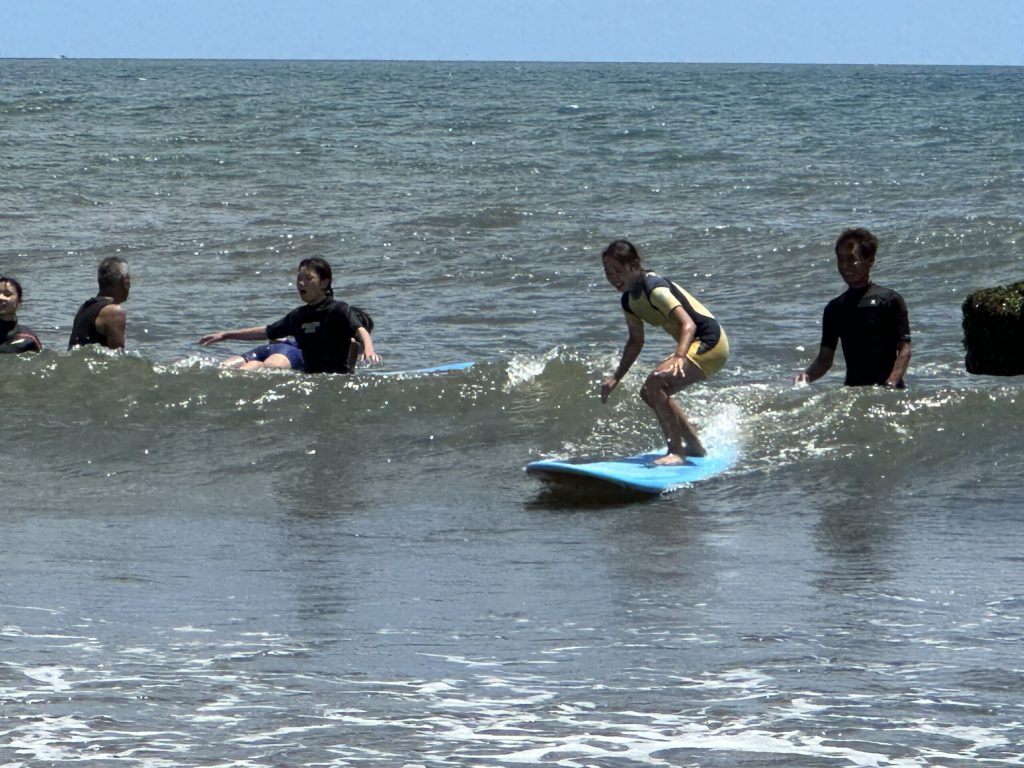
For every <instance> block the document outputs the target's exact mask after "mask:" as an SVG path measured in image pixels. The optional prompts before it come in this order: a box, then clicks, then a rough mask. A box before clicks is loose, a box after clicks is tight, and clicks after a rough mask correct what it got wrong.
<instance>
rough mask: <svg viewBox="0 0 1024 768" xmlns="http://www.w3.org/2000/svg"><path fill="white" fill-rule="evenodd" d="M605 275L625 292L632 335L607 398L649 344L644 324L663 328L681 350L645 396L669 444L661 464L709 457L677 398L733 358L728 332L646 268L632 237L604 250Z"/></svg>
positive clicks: (654, 376)
mask: <svg viewBox="0 0 1024 768" xmlns="http://www.w3.org/2000/svg"><path fill="white" fill-rule="evenodd" d="M601 258H602V261H603V263H604V274H605V277H607V278H608V282H609V283H611V284H612V286H614V287H615V289H616V290H618V291H621V292H622V299H621V302H622V310H623V312H624V313H625V316H626V327H627V328H628V330H629V339H628V340H627V341H626V347H625V349H624V350H623V352H622V359H621V361H620V362H619V367H618V368H617V369H616V370H615V373H614V374H612V376H611V378H609V379H608V380H607V381H605V382H604V384H603V385H602V387H601V401H602V402H607V401H608V396H609V395H610V394H611V392H612V390H614V389H615V388H616V387H617V386H618V385H619V382H620V381H622V379H623V377H624V376H625V375H626V373H627V372H628V371H629V369H630V367H631V366H632V365H633V363H634V362H636V359H637V357H639V355H640V351H641V350H642V349H643V346H644V323H647V324H649V325H653V326H655V327H657V328H661V329H662V330H663V331H665V332H666V333H668V335H669V336H671V337H672V339H673V340H674V341H675V344H676V348H675V350H674V351H673V352H672V354H671V355H669V356H668V357H667V358H665V359H664V360H662V361H661V362H660V363H659V364H658V365H657V366H655V368H654V370H653V371H652V372H651V374H650V375H649V376H648V377H647V379H646V381H644V384H643V387H641V389H640V397H641V398H642V399H643V401H644V402H645V403H647V405H649V406H650V407H651V408H652V409H654V413H655V414H656V415H657V417H658V424H659V425H660V426H661V431H662V432H663V433H664V435H665V440H666V442H667V443H668V452H667V453H666V454H665V456H662V457H660V458H658V459H656V460H655V463H656V464H682V463H683V462H684V461H685V457H686V456H704V455H705V453H706V451H705V450H704V446H703V444H702V443H701V441H700V438H698V436H697V430H696V429H695V428H694V427H693V425H692V424H691V423H690V422H689V420H688V419H687V418H686V414H685V413H684V412H683V409H682V408H681V407H680V406H679V403H677V402H676V401H675V400H673V398H672V396H673V395H674V394H675V393H677V392H679V391H680V390H682V389H683V388H685V387H688V386H690V385H692V384H696V383H697V382H700V381H704V380H705V379H706V378H707V377H708V376H711V375H712V374H714V373H716V372H717V371H719V370H720V369H721V368H722V366H724V365H725V361H726V358H728V356H729V340H728V338H726V335H725V331H724V330H723V329H722V326H721V325H719V323H718V321H717V320H716V319H715V317H714V315H712V314H711V313H710V312H709V311H708V310H707V309H706V308H705V307H704V305H702V304H701V303H700V302H699V301H697V299H695V298H694V297H693V296H692V295H691V294H689V293H687V292H686V291H685V290H683V288H681V287H680V286H679V285H677V284H676V283H674V282H672V281H671V280H667V279H665V278H663V277H659V276H658V275H656V274H655V273H654V272H647V271H645V270H644V268H643V266H642V265H641V264H640V254H639V253H638V252H637V249H636V247H635V246H634V245H633V244H632V243H630V242H629V241H627V240H616V241H615V242H613V243H612V244H611V245H609V246H608V247H607V248H606V249H605V251H604V253H603V254H602V257H601Z"/></svg>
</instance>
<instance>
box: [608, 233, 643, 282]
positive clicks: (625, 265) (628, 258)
mask: <svg viewBox="0 0 1024 768" xmlns="http://www.w3.org/2000/svg"><path fill="white" fill-rule="evenodd" d="M601 263H602V264H603V265H604V276H605V277H606V278H608V282H609V283H611V284H612V286H613V287H614V288H615V290H617V291H628V290H629V289H630V288H631V287H632V285H633V284H634V283H635V282H636V279H637V277H639V276H640V275H642V274H643V267H642V266H641V265H640V253H639V252H638V251H637V249H636V246H635V245H633V244H632V243H631V242H629V241H628V240H615V241H614V242H612V243H611V244H610V245H609V246H608V247H607V248H605V249H604V252H603V253H602V254H601Z"/></svg>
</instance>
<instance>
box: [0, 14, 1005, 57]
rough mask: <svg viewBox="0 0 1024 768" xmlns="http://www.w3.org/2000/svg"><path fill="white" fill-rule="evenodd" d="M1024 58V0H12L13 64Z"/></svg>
mask: <svg viewBox="0 0 1024 768" xmlns="http://www.w3.org/2000/svg"><path fill="white" fill-rule="evenodd" d="M58 56H67V57H69V58H199V59H211V58H213V59H222V58H223V59H239V58H240V59H399V60H444V61H465V60H474V61H493V60H498V61H643V62H701V63H709V62H728V63H751V62H757V63H814V64H956V65H975V64H981V65H1006V66H1024V0H0V58H51V57H58Z"/></svg>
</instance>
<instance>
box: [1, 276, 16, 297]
mask: <svg viewBox="0 0 1024 768" xmlns="http://www.w3.org/2000/svg"><path fill="white" fill-rule="evenodd" d="M0 283H10V284H11V285H13V286H14V292H15V293H16V294H18V303H19V304H21V283H19V282H18V281H17V280H15V279H14V278H13V277H8V276H7V275H0Z"/></svg>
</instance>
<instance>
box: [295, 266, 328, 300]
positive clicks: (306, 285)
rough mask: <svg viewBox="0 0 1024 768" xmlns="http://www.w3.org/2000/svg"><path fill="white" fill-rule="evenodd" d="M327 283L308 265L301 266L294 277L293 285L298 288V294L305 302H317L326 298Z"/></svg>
mask: <svg viewBox="0 0 1024 768" xmlns="http://www.w3.org/2000/svg"><path fill="white" fill-rule="evenodd" d="M328 285H329V283H328V282H327V281H326V280H323V279H321V277H320V276H319V275H318V274H317V273H316V271H315V270H312V269H310V268H309V267H302V268H301V269H300V270H299V273H298V275H297V276H296V277H295V287H296V288H298V289H299V296H301V297H302V300H303V301H304V302H306V303H307V304H319V303H320V302H321V301H323V300H324V299H325V298H327V287H328Z"/></svg>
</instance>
